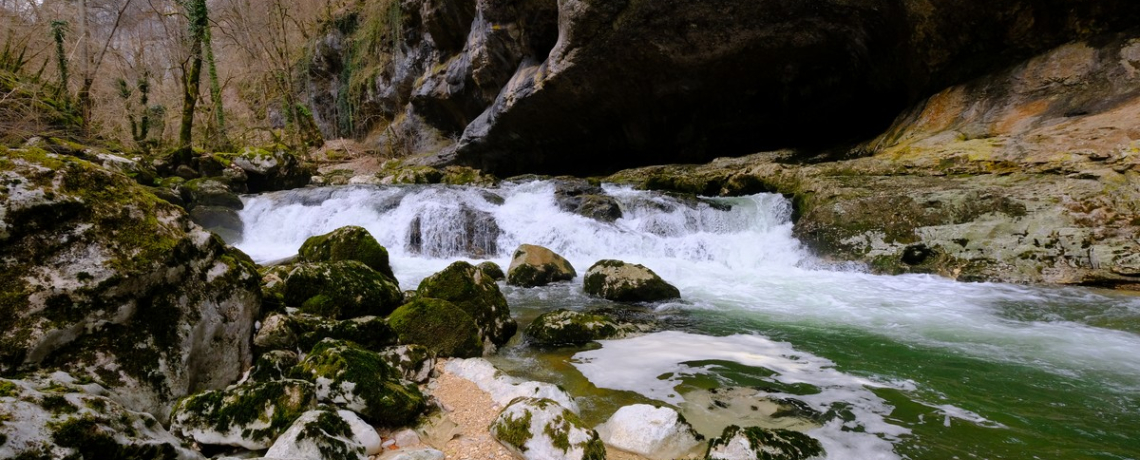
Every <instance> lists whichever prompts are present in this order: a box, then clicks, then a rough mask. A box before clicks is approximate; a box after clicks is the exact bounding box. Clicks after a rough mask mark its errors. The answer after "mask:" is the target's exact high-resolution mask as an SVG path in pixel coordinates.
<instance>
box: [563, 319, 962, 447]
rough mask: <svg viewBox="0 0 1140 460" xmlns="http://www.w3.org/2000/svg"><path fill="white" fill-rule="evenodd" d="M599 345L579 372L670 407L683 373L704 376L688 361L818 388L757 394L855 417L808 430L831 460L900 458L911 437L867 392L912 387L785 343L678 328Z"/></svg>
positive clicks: (582, 357)
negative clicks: (722, 364) (898, 447)
mask: <svg viewBox="0 0 1140 460" xmlns="http://www.w3.org/2000/svg"><path fill="white" fill-rule="evenodd" d="M601 343H602V348H601V349H597V350H591V351H586V352H582V353H578V354H576V355H574V361H573V364H574V367H576V368H578V370H579V371H581V372H582V374H583V375H585V376H586V378H588V379H590V381H591V382H593V383H594V384H595V385H597V386H599V387H602V388H610V389H615V390H626V391H633V392H636V393H640V394H642V395H645V396H646V397H649V398H651V399H656V400H660V401H665V402H669V403H672V404H680V403H681V402H682V397H681V395H679V394H677V391H676V390H675V389H674V387H676V386H677V385H678V384H680V383H681V377H682V376H685V375H693V374H700V373H705V372H707V370H706V369H704V368H701V367H692V366H690V365H687V364H685V363H688V362H694V361H706V360H723V361H731V362H735V363H739V364H743V365H745V366H751V367H757V368H763V369H767V370H769V371H771V372H773V373H774V375H773V376H772V377H771V378H772V379H774V380H777V381H779V382H781V383H784V384H797V383H806V384H809V385H812V386H814V387H817V388H818V389H819V392H818V393H815V394H808V395H793V394H787V393H764V392H761V393H760V394H758V395H757V396H758V397H771V398H795V399H798V400H800V401H803V402H805V403H807V404H808V405H810V406H811V408H812V409H815V410H816V411H818V412H820V413H827V412H829V411H832V410H836V409H839V408H840V407H842V408H843V410H846V411H849V412H850V413H851V414H853V415H854V420H853V421H849V422H836V423H830V422H829V423H827V424H825V425H824V426H823V427H821V428H818V429H815V430H812V431H811V432H810V433H811V434H812V435H813V436H814V437H816V438H817V439H819V440H820V442H822V443H823V444H824V448H825V449H826V451H827V452H828V457H829V458H837V459H839V458H860V459H863V458H898V457H897V456H896V455H894V453H893V452H892V450H891V442H890V441H895V440H898V439H899V437H900V436H903V435H906V434H908V433H910V430H908V429H905V428H902V427H899V426H896V425H893V424H891V423H888V422H887V421H886V420H885V419H884V416H886V415H888V414H890V412H891V409H892V408H891V406H890V405H889V404H887V403H886V402H885V401H883V400H882V399H881V398H879V397H878V396H876V395H875V394H874V393H873V392H871V391H870V390H869V389H870V388H888V387H893V388H896V389H900V390H909V389H913V388H912V387H910V386H909V385H899V384H891V383H884V382H876V381H872V380H869V379H865V378H860V377H855V376H852V375H847V374H844V373H842V372H839V371H837V370H835V369H834V364H833V363H832V362H831V361H829V360H827V359H824V358H821V357H818V356H813V355H810V354H807V353H803V352H802V351H797V350H796V349H794V348H793V347H792V346H791V345H790V344H787V343H782V342H775V341H771V340H768V339H766V338H764V337H760V336H755V335H732V336H727V337H710V336H705V335H695V334H689V333H684V332H675V331H671V332H659V333H655V334H649V335H645V336H641V337H635V338H631V339H626V340H606V341H602V342H601ZM947 413H948V414H949V412H947Z"/></svg>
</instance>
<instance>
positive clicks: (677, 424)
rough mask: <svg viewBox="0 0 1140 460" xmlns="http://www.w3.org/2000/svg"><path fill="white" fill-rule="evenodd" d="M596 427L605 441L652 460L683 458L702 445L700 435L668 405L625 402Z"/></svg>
mask: <svg viewBox="0 0 1140 460" xmlns="http://www.w3.org/2000/svg"><path fill="white" fill-rule="evenodd" d="M597 430H598V434H599V435H600V436H601V439H602V441H603V442H605V443H606V444H607V445H610V446H612V447H616V448H618V449H621V450H624V451H627V452H632V453H635V454H638V455H641V456H644V457H647V458H649V459H651V460H668V459H674V458H682V457H686V456H688V455H690V454H692V453H695V452H696V451H697V450H699V448H701V447H703V446H702V445H701V437H700V435H698V434H697V433H696V432H695V431H693V427H691V426H689V424H688V423H687V422H685V420H684V419H683V418H681V415H680V414H678V413H677V411H675V410H673V409H670V408H668V407H653V406H650V405H646V404H635V405H632V406H626V407H623V408H621V409H618V411H617V412H615V413H614V415H613V416H611V417H610V419H609V420H606V423H603V424H601V425H599V426H598V428H597Z"/></svg>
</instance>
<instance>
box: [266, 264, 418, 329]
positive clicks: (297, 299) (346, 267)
mask: <svg viewBox="0 0 1140 460" xmlns="http://www.w3.org/2000/svg"><path fill="white" fill-rule="evenodd" d="M284 301H285V304H286V305H288V306H291V307H297V308H300V309H301V311H302V312H305V313H310V314H314V315H320V316H324V317H326V318H332V319H348V318H356V317H360V316H387V315H388V314H389V313H391V312H392V310H394V309H395V308H396V307H398V306H400V304H401V303H403V302H404V293H403V292H402V291H400V286H399V285H398V284H396V282H395V280H393V279H392V278H389V277H387V276H385V275H384V274H382V273H379V272H377V271H375V270H373V269H371V268H369V267H368V266H367V265H364V264H363V263H361V262H357V261H355V260H348V261H341V262H323V263H315V264H298V265H296V266H295V267H293V269H292V270H291V271H290V272H289V278H288V279H286V280H285V293H284Z"/></svg>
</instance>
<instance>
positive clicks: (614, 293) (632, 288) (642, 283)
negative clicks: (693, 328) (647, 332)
mask: <svg viewBox="0 0 1140 460" xmlns="http://www.w3.org/2000/svg"><path fill="white" fill-rule="evenodd" d="M582 285H583V288H584V289H585V290H586V293H587V294H590V295H595V296H598V297H602V298H605V299H609V300H615V301H619V302H653V301H658V300H666V299H676V298H678V297H681V291H678V290H677V288H676V287H673V285H671V284H669V283H666V282H665V280H663V279H661V277H660V276H657V274H656V273H653V270H650V269H648V268H645V266H644V265H640V264H628V263H625V262H622V261H620V260H600V261H598V262H597V263H595V264H594V265H593V266H591V267H590V269H589V270H587V271H586V276H585V278H583V280H582Z"/></svg>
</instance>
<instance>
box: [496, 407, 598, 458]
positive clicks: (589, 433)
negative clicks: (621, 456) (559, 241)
mask: <svg viewBox="0 0 1140 460" xmlns="http://www.w3.org/2000/svg"><path fill="white" fill-rule="evenodd" d="M491 436H492V437H494V438H495V440H497V441H499V443H500V444H502V445H503V446H505V447H506V448H507V450H510V451H511V453H513V454H515V456H516V457H518V458H522V459H525V460H547V459H555V458H558V459H566V460H605V458H606V446H605V445H603V444H602V441H601V440H600V439H598V433H597V432H595V431H594V430H591V429H590V428H589V427H587V426H586V424H584V423H582V420H581V419H579V418H578V416H577V415H575V414H574V413H573V412H570V411H569V410H567V409H566V408H565V407H562V406H560V405H558V403H556V402H554V401H552V400H549V399H540V398H518V399H515V400H514V401H511V404H510V405H508V406H507V407H505V408H503V410H502V411H501V412H499V416H498V417H496V418H495V421H494V422H491Z"/></svg>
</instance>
